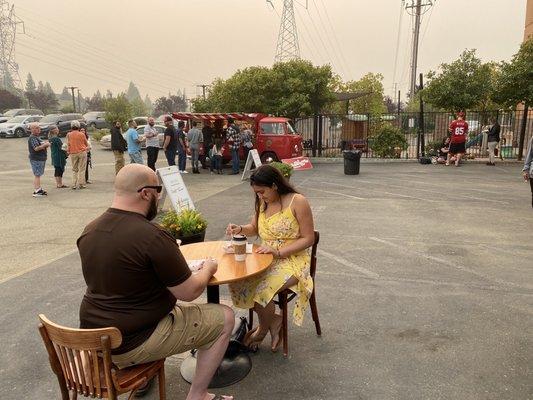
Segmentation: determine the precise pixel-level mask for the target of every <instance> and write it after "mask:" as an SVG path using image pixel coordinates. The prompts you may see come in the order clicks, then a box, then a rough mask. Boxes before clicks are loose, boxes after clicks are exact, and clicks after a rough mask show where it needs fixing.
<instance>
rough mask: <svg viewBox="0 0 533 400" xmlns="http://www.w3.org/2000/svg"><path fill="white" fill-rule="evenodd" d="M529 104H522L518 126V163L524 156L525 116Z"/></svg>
mask: <svg viewBox="0 0 533 400" xmlns="http://www.w3.org/2000/svg"><path fill="white" fill-rule="evenodd" d="M528 109H529V104H528V103H527V102H526V103H524V111H523V113H524V114H522V125H521V126H520V142H519V144H518V161H522V157H523V156H524V142H525V138H526V125H527V114H528Z"/></svg>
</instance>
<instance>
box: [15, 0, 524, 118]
mask: <svg viewBox="0 0 533 400" xmlns="http://www.w3.org/2000/svg"><path fill="white" fill-rule="evenodd" d="M11 2H12V3H13V4H15V9H16V12H17V14H18V15H19V16H20V17H21V18H22V19H23V20H24V21H25V26H26V32H27V35H19V36H18V38H17V61H18V63H19V66H20V75H21V78H22V80H23V81H25V80H26V75H27V73H28V72H31V73H32V75H33V77H34V79H35V80H36V81H38V80H42V81H49V82H50V83H51V85H52V87H53V88H54V90H56V91H60V90H61V89H62V88H63V86H70V85H73V86H78V87H79V88H80V90H81V91H82V94H83V95H84V96H89V95H92V94H93V93H94V92H95V91H96V90H97V89H100V91H101V92H102V94H103V93H105V90H106V89H111V90H112V91H113V93H116V92H119V91H124V90H125V89H126V88H127V85H128V83H129V81H130V80H132V81H134V82H135V83H136V84H137V86H138V87H139V89H140V91H141V95H142V96H144V95H145V94H148V95H149V96H150V97H151V98H152V100H153V99H154V98H156V97H159V96H161V95H166V94H168V92H169V91H170V92H175V91H176V90H177V89H181V90H186V92H187V95H188V96H189V97H195V96H196V95H198V94H200V93H201V89H199V88H197V87H196V85H197V84H202V83H210V82H211V81H212V80H213V79H214V78H216V77H222V78H227V77H229V76H231V74H232V73H233V72H235V71H236V70H237V69H239V68H244V67H247V66H251V65H265V66H268V65H271V64H272V62H273V59H274V54H275V50H276V41H277V35H278V30H279V24H280V15H281V12H282V4H283V1H282V0H273V1H272V2H273V4H274V5H275V10H272V8H271V7H270V6H269V5H268V4H267V3H266V1H265V0H188V1H185V0H127V1H126V0H123V1H119V0H11ZM305 2H306V0H298V1H296V0H295V4H296V5H295V7H296V22H297V27H298V34H299V37H300V48H301V55H302V58H306V59H309V60H311V61H312V62H313V63H315V64H325V63H330V64H331V65H332V66H333V69H334V71H335V72H337V73H339V74H340V75H341V76H342V78H343V79H345V80H351V79H359V78H360V77H361V76H363V75H364V74H365V73H367V72H380V73H382V74H383V75H384V77H385V79H384V86H385V93H386V94H392V92H393V82H398V83H399V88H400V89H401V90H402V92H405V91H406V89H407V86H408V84H409V82H408V79H409V77H408V67H409V57H410V41H411V29H412V27H411V26H412V25H411V17H410V16H409V15H408V14H407V13H406V11H405V10H402V17H401V31H400V33H401V36H400V46H399V52H398V61H397V66H396V75H395V76H396V78H395V79H394V69H395V68H394V65H395V62H394V60H395V54H396V43H397V37H398V26H399V25H400V24H399V22H400V9H401V3H402V2H401V0H308V10H306V9H305ZM406 2H407V3H410V2H411V1H410V0H408V1H406ZM433 3H434V6H433V7H432V8H431V9H430V10H429V11H427V12H426V14H424V16H423V19H422V28H421V34H420V35H421V43H420V52H419V72H426V71H428V70H430V69H435V68H437V67H438V65H439V64H441V63H443V62H449V61H452V60H454V59H456V58H457V57H458V56H459V54H460V53H461V52H462V51H463V50H464V49H465V48H475V49H477V52H478V55H479V56H480V57H481V58H482V59H483V60H485V61H488V60H502V59H509V58H510V57H511V56H512V54H514V53H515V52H516V51H517V50H518V47H519V45H520V43H521V41H522V39H523V34H524V20H525V9H526V0H434V1H433ZM246 111H254V110H246Z"/></svg>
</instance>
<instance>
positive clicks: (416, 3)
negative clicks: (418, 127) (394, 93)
mask: <svg viewBox="0 0 533 400" xmlns="http://www.w3.org/2000/svg"><path fill="white" fill-rule="evenodd" d="M432 5H433V1H432V0H425V2H423V1H422V0H411V4H410V5H406V6H405V9H406V10H407V12H408V13H409V14H410V15H411V16H413V17H414V19H415V22H414V25H413V48H412V50H411V78H410V80H409V96H410V97H411V98H413V96H414V95H415V93H416V68H417V64H418V39H419V36H420V23H421V17H422V14H424V13H425V12H426V11H427V10H429V8H430V7H431V6H432Z"/></svg>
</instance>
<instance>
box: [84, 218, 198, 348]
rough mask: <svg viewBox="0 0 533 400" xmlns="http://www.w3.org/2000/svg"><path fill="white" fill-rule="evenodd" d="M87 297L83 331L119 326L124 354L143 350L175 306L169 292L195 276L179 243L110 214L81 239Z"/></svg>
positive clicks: (137, 222)
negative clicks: (135, 349) (192, 274)
mask: <svg viewBox="0 0 533 400" xmlns="http://www.w3.org/2000/svg"><path fill="white" fill-rule="evenodd" d="M77 243H78V249H79V252H80V257H81V266H82V269H83V277H84V278H85V282H86V283H87V291H86V293H85V296H84V297H83V301H82V302H81V306H80V328H82V329H84V328H85V329H87V328H103V327H109V326H114V327H117V328H118V329H119V330H120V332H121V333H122V345H121V346H120V347H119V348H117V349H115V350H114V351H113V353H115V354H122V353H126V352H128V351H130V350H133V349H134V348H136V347H138V346H139V345H141V344H142V343H143V342H144V341H146V339H148V337H149V336H150V335H151V334H152V332H153V331H154V330H155V327H156V326H157V324H158V322H159V321H160V320H161V319H162V318H163V317H165V316H166V315H167V314H168V313H169V312H170V311H171V310H172V308H173V307H174V305H175V304H176V298H175V297H174V296H173V295H172V293H170V291H169V290H168V289H167V287H170V286H176V285H179V284H180V283H182V282H184V281H186V280H187V279H188V278H189V277H190V276H191V271H190V269H189V267H188V266H187V262H186V261H185V259H184V258H183V255H182V254H181V252H180V251H179V248H178V246H177V244H176V241H175V240H174V239H173V238H172V236H170V235H169V234H168V233H167V232H165V231H164V230H162V229H161V228H159V227H158V226H157V225H154V224H152V223H150V222H149V221H148V220H147V219H146V218H145V217H144V216H142V215H141V214H137V213H134V212H129V211H123V210H118V209H115V208H109V209H108V210H107V211H106V212H104V213H103V214H102V215H101V216H100V217H98V218H97V219H95V220H94V221H92V222H91V223H89V225H87V226H86V227H85V230H84V231H83V233H82V235H81V236H80V237H79V239H78V242H77Z"/></svg>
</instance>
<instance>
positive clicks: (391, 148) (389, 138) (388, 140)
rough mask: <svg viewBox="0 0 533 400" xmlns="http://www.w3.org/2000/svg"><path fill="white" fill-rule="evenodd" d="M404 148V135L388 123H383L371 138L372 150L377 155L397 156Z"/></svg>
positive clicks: (405, 143) (405, 146) (405, 142)
mask: <svg viewBox="0 0 533 400" xmlns="http://www.w3.org/2000/svg"><path fill="white" fill-rule="evenodd" d="M405 149H407V140H406V139H405V135H404V134H403V133H402V132H401V131H400V130H399V129H397V128H395V127H393V126H391V125H389V124H384V125H383V126H382V127H381V129H380V130H379V131H378V132H377V134H376V135H375V136H373V138H372V152H373V153H374V154H375V155H377V156H378V157H383V158H397V157H399V156H400V153H401V151H402V150H405Z"/></svg>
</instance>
